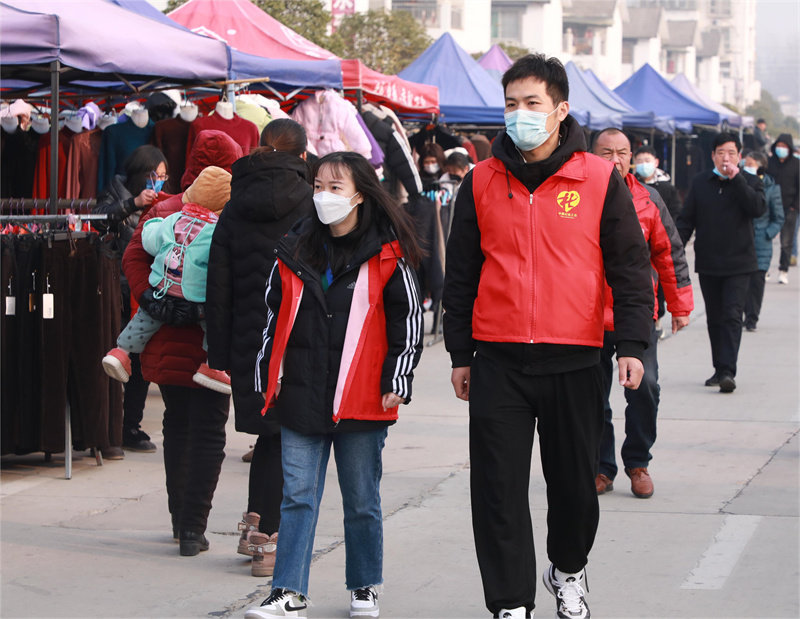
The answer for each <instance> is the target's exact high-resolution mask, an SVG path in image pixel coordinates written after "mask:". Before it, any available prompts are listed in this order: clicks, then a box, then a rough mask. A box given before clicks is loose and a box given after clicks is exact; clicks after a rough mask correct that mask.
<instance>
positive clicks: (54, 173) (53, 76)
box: [49, 60, 61, 215]
mask: <svg viewBox="0 0 800 619" xmlns="http://www.w3.org/2000/svg"><path fill="white" fill-rule="evenodd" d="M60 75H61V62H60V61H58V60H53V61H52V62H51V63H50V209H49V211H50V214H51V215H55V214H56V204H57V203H58V197H59V196H58V90H59V88H60V85H59V77H60Z"/></svg>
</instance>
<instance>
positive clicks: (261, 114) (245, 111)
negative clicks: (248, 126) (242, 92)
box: [236, 97, 272, 137]
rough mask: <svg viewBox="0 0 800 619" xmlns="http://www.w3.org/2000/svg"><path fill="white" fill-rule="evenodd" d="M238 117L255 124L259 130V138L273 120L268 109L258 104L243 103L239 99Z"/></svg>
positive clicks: (237, 102) (237, 106)
mask: <svg viewBox="0 0 800 619" xmlns="http://www.w3.org/2000/svg"><path fill="white" fill-rule="evenodd" d="M236 115H237V116H241V117H242V118H244V119H245V120H249V121H250V122H251V123H253V124H254V125H255V126H256V127H257V128H258V135H259V137H260V136H261V132H262V131H264V127H266V126H267V125H268V124H269V123H270V121H271V120H272V116H271V115H270V113H269V112H268V111H267V110H266V109H264V108H263V107H261V106H260V105H258V104H257V103H250V102H248V101H243V100H241V99H239V98H238V97H237V99H236Z"/></svg>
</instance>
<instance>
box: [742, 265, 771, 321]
mask: <svg viewBox="0 0 800 619" xmlns="http://www.w3.org/2000/svg"><path fill="white" fill-rule="evenodd" d="M766 276H767V272H766V271H756V272H755V273H752V274H751V275H750V281H749V283H748V285H747V297H745V300H744V326H745V327H749V328H751V329H755V327H756V325H757V324H758V317H759V315H760V314H761V303H762V301H763V300H764V286H765V284H766V280H765V279H764V278H765V277H766Z"/></svg>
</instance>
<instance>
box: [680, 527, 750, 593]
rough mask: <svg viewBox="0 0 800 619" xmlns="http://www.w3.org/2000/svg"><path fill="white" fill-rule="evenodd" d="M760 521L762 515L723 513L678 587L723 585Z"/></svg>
mask: <svg viewBox="0 0 800 619" xmlns="http://www.w3.org/2000/svg"><path fill="white" fill-rule="evenodd" d="M760 522H761V516H738V515H737V516H734V515H730V516H726V517H725V521H724V522H723V523H722V526H721V527H720V529H719V531H717V534H716V535H715V536H714V539H713V540H712V542H711V544H710V545H709V546H708V548H706V551H705V552H704V553H703V555H702V556H701V557H700V561H698V563H697V565H696V566H695V568H694V569H693V570H692V571H691V572H689V575H688V576H687V577H686V580H684V581H683V584H682V585H681V586H680V588H681V589H705V590H716V589H722V587H723V586H724V585H725V581H727V580H728V576H730V575H731V572H732V571H733V568H734V567H736V563H737V562H738V561H739V557H740V556H741V555H742V552H744V549H745V546H747V542H748V541H750V538H751V537H752V536H753V533H755V532H756V529H757V528H758V524H759V523H760Z"/></svg>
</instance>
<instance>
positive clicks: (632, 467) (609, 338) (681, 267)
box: [593, 127, 694, 499]
mask: <svg viewBox="0 0 800 619" xmlns="http://www.w3.org/2000/svg"><path fill="white" fill-rule="evenodd" d="M640 150H641V149H640ZM593 152H594V154H595V155H597V156H598V157H602V158H603V159H605V160H607V161H610V162H611V163H613V164H614V166H615V167H616V169H617V171H618V172H619V173H620V175H621V176H622V178H623V179H624V180H625V184H626V185H627V187H628V190H629V191H630V192H631V196H632V197H633V205H634V207H635V208H636V215H637V216H638V217H639V223H640V224H641V226H642V232H643V233H644V237H645V240H646V241H647V245H648V247H649V248H650V262H651V264H652V265H653V269H654V270H655V273H656V275H657V278H654V282H653V288H654V289H655V287H656V282H655V280H656V279H657V280H658V284H659V287H660V286H661V285H662V284H663V287H664V289H666V297H667V299H668V300H669V312H670V314H671V315H672V332H673V333H677V332H678V331H679V330H680V329H682V328H683V327H685V326H686V325H688V324H689V314H690V313H691V312H692V310H693V309H694V296H693V294H692V282H691V279H690V277H689V265H688V264H687V263H686V254H685V253H684V251H683V243H681V240H680V236H679V235H678V231H677V229H676V228H675V222H674V221H673V220H672V217H671V216H670V214H669V211H668V210H667V207H666V205H665V204H664V201H663V200H662V199H661V196H660V195H659V193H658V191H656V189H654V188H653V186H652V185H643V184H641V183H639V181H637V180H636V179H635V178H634V176H633V174H630V173H629V171H630V167H631V143H630V141H629V140H628V137H627V136H626V135H625V134H624V133H622V131H620V130H619V129H616V128H613V127H610V128H608V129H603V130H602V131H601V132H600V133H598V134H597V136H595V140H594V147H593ZM637 152H638V151H637ZM663 294H664V293H663V292H662V295H663ZM613 305H614V300H613V298H612V297H611V295H610V294H608V293H606V324H605V329H606V332H605V336H604V338H603V350H602V352H601V353H600V359H601V363H602V365H603V371H604V373H605V378H606V390H607V391H606V393H607V394H609V395H610V392H611V385H612V380H611V377H612V372H613V367H614V364H613V356H614V351H615V349H616V335H615V333H614V323H613V317H612V316H611V315H610V314H611V312H610V311H609V310H610V309H611V308H612V307H613ZM654 318H655V316H654ZM651 322H652V327H651V332H650V345H649V346H648V347H647V349H646V350H645V352H644V357H643V359H642V362H643V364H644V378H643V379H642V384H641V385H639V388H638V389H637V390H636V391H632V390H630V389H628V390H626V391H625V400H626V402H627V403H628V406H627V407H626V408H625V441H624V442H623V444H622V461H623V463H624V465H625V474H626V475H627V476H628V477H629V478H630V480H631V492H633V494H634V495H635V496H636V497H638V498H640V499H649V498H650V497H651V496H653V491H654V489H653V480H652V478H651V477H650V472H649V471H648V465H649V463H650V460H651V459H652V457H653V456H652V455H651V454H650V449H651V448H652V447H653V445H654V444H655V442H656V417H657V416H658V401H659V393H660V391H661V387H660V386H659V384H658V354H657V350H658V347H657V346H656V344H657V342H658V335H657V334H656V327H655V321H651ZM616 475H617V458H616V452H615V450H614V424H613V423H612V411H611V402H610V399H609V397H608V396H607V397H606V399H605V427H604V429H603V440H602V442H601V443H600V470H599V473H598V475H597V478H596V480H595V485H596V487H597V494H604V493H606V492H608V491H609V490H613V489H614V483H613V482H614V478H615V477H616Z"/></svg>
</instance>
